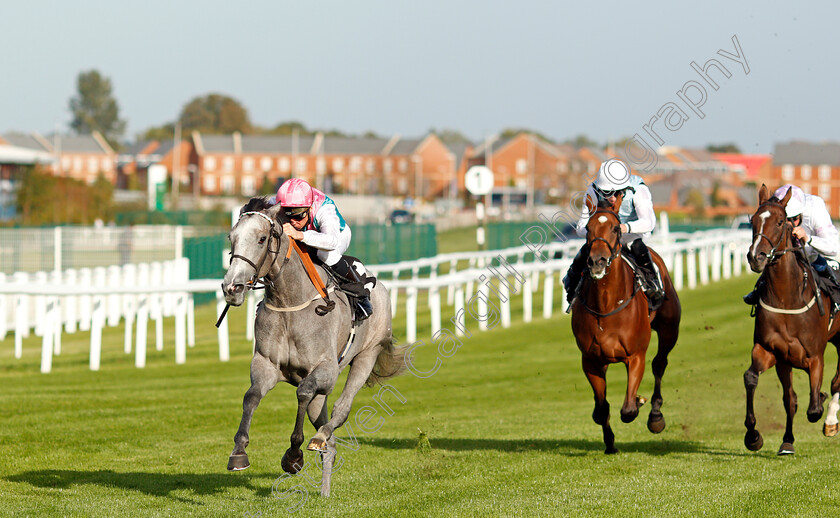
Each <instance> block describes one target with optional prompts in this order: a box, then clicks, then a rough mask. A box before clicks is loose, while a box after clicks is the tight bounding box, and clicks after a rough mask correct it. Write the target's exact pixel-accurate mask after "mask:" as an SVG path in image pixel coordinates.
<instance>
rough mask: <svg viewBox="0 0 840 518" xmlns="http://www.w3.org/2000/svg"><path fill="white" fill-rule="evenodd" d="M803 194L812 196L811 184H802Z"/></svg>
mask: <svg viewBox="0 0 840 518" xmlns="http://www.w3.org/2000/svg"><path fill="white" fill-rule="evenodd" d="M802 192H804V193H805V194H811V184H810V183H803V184H802Z"/></svg>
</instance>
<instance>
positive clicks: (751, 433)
mask: <svg viewBox="0 0 840 518" xmlns="http://www.w3.org/2000/svg"><path fill="white" fill-rule="evenodd" d="M775 363H776V357H775V356H773V355H772V354H770V353H769V352H768V351H767V350H766V349H765V348H764V347H762V346H761V345H759V344H755V345H754V346H753V350H752V364H751V365H750V368H749V369H747V371H746V372H744V387H745V388H746V391H747V417H746V418H745V419H744V426H746V427H747V433H746V435H745V436H744V445H745V446H746V447H747V449H748V450H752V451H758V450H760V449H761V447H762V446H764V439H762V438H761V434H760V433H759V432H758V430H756V429H755V409H754V404H753V403H754V400H755V388H756V387H757V386H758V376H759V374H761V373H762V372H764V371H766V370H767V369H769V368H770V367H772V366H773V365H774V364H775Z"/></svg>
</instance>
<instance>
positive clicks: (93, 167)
mask: <svg viewBox="0 0 840 518" xmlns="http://www.w3.org/2000/svg"><path fill="white" fill-rule="evenodd" d="M87 168H88V171H90V172H91V173H95V172H97V171H99V160H97V159H96V157H90V158H88V167H87Z"/></svg>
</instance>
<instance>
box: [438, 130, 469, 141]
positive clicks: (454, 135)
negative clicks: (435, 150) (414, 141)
mask: <svg viewBox="0 0 840 518" xmlns="http://www.w3.org/2000/svg"><path fill="white" fill-rule="evenodd" d="M429 133H432V134H434V135H437V138H439V139H440V140H441V142H443V143H444V144H470V143H471V141H470V139H469V138H467V136H466V135H464V134H463V133H461V132H460V131H458V130H453V129H446V128H444V129H441V130H436V129H434V128H432V129H430V130H429Z"/></svg>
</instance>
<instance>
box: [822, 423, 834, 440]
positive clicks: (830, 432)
mask: <svg viewBox="0 0 840 518" xmlns="http://www.w3.org/2000/svg"><path fill="white" fill-rule="evenodd" d="M823 435H825V436H826V437H834V436H835V435H837V423H834V424H827V425H823Z"/></svg>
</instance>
